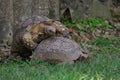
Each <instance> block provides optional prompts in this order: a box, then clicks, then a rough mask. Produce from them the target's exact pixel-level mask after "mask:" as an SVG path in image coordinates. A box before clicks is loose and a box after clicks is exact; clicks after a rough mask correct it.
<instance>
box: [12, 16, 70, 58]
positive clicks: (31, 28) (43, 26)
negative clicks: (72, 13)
mask: <svg viewBox="0 0 120 80" xmlns="http://www.w3.org/2000/svg"><path fill="white" fill-rule="evenodd" d="M58 27H59V28H58ZM56 34H61V35H64V36H66V35H68V34H69V31H68V29H67V28H66V27H65V26H64V25H63V24H60V23H59V22H58V21H54V20H52V19H49V18H48V17H46V16H32V17H30V18H28V19H26V20H25V21H23V22H22V23H20V25H19V26H18V27H17V28H16V31H15V33H14V34H13V42H12V48H11V55H12V56H13V57H14V56H21V57H29V56H30V55H32V51H33V50H34V49H35V48H36V47H37V45H38V44H39V43H40V42H41V41H42V40H44V39H47V38H49V37H51V36H55V35H56Z"/></svg>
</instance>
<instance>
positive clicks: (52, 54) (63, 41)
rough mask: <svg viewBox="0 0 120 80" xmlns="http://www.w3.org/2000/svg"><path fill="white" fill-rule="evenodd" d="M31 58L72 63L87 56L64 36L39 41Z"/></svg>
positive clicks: (54, 62) (53, 62)
mask: <svg viewBox="0 0 120 80" xmlns="http://www.w3.org/2000/svg"><path fill="white" fill-rule="evenodd" d="M31 58H32V59H37V60H42V61H48V62H50V63H52V64H56V63H74V61H76V60H78V59H80V58H82V59H83V58H84V59H86V58H87V54H84V53H82V51H81V47H80V46H79V45H78V44H77V43H76V42H75V41H73V40H71V39H68V38H64V37H51V38H48V39H45V40H43V41H41V42H40V43H39V45H38V47H37V48H36V49H35V51H34V54H33V55H32V56H31Z"/></svg>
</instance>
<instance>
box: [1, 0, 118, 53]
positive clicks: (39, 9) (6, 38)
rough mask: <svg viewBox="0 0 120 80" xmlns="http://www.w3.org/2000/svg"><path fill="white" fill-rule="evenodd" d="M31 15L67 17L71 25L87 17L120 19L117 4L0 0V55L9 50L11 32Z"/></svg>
mask: <svg viewBox="0 0 120 80" xmlns="http://www.w3.org/2000/svg"><path fill="white" fill-rule="evenodd" d="M32 15H45V16H47V17H49V18H52V19H55V20H60V18H62V17H65V16H68V17H71V20H72V21H73V22H74V21H75V19H77V18H82V19H86V18H88V17H101V18H105V19H111V18H113V17H116V18H119V17H120V0H0V51H1V50H3V49H6V50H7V49H9V48H10V47H9V46H8V44H10V43H11V41H12V34H13V30H15V29H16V28H17V26H18V24H19V23H20V22H21V21H23V20H25V19H26V18H28V17H30V16H32ZM0 53H1V52H0Z"/></svg>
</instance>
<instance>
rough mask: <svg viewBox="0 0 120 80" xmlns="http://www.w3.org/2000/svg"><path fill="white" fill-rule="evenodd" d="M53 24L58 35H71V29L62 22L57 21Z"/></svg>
mask: <svg viewBox="0 0 120 80" xmlns="http://www.w3.org/2000/svg"><path fill="white" fill-rule="evenodd" d="M52 26H53V27H55V29H56V32H57V35H61V36H63V37H67V36H68V35H69V29H68V28H67V27H65V26H64V25H63V24H62V23H61V22H59V21H55V22H54V23H53V25H52Z"/></svg>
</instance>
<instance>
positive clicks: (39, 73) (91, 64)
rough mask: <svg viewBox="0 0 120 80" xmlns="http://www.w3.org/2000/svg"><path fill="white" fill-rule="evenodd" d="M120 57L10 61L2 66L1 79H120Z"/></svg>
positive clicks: (101, 56)
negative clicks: (56, 62)
mask: <svg viewBox="0 0 120 80" xmlns="http://www.w3.org/2000/svg"><path fill="white" fill-rule="evenodd" d="M119 75H120V59H118V58H117V57H116V56H114V55H113V56H108V55H103V54H102V55H101V54H99V55H97V59H96V60H90V61H86V62H77V63H76V64H74V65H67V64H66V65H50V64H48V63H43V62H40V63H37V62H34V61H33V62H29V64H28V63H25V62H23V63H21V64H18V63H9V64H4V65H1V66H0V80H119V79H120V77H119Z"/></svg>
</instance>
